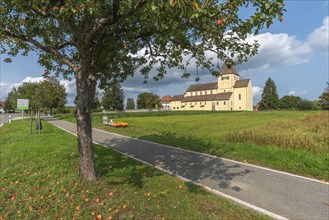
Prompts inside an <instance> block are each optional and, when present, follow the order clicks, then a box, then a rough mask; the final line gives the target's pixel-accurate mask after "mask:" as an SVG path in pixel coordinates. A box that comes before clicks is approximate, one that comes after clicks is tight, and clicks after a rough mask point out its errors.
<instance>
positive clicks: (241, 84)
mask: <svg viewBox="0 0 329 220" xmlns="http://www.w3.org/2000/svg"><path fill="white" fill-rule="evenodd" d="M249 81H250V79H243V80H237V81H236V82H235V84H234V88H242V87H247V86H248V84H249Z"/></svg>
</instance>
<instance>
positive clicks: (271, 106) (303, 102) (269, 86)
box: [259, 78, 329, 110]
mask: <svg viewBox="0 0 329 220" xmlns="http://www.w3.org/2000/svg"><path fill="white" fill-rule="evenodd" d="M327 84H328V86H327V88H326V89H325V91H324V92H323V93H322V95H321V96H320V97H319V99H320V100H319V101H317V100H316V101H310V100H307V99H302V98H301V97H299V96H294V95H285V96H283V97H282V98H279V95H278V92H277V88H276V85H275V83H274V81H273V80H272V79H271V78H268V80H267V81H266V82H265V86H264V89H263V93H262V96H261V101H260V102H259V110H279V109H282V110H292V109H294V110H317V109H329V82H328V83H327Z"/></svg>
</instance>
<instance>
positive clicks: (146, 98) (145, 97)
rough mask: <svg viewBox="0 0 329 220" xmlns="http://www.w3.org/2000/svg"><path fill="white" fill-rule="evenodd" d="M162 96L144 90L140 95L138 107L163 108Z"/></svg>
mask: <svg viewBox="0 0 329 220" xmlns="http://www.w3.org/2000/svg"><path fill="white" fill-rule="evenodd" d="M161 107H162V105H161V102H160V97H159V96H158V95H156V94H153V93H148V92H144V93H141V94H139V95H138V98H137V109H155V108H161Z"/></svg>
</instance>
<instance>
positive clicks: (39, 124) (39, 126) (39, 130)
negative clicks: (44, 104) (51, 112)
mask: <svg viewBox="0 0 329 220" xmlns="http://www.w3.org/2000/svg"><path fill="white" fill-rule="evenodd" d="M38 128H39V129H38V133H39V134H41V121H40V109H38Z"/></svg>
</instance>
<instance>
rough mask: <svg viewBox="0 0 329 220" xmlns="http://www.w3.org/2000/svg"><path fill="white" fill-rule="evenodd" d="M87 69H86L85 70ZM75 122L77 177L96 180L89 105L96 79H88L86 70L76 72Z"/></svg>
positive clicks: (81, 69)
mask: <svg viewBox="0 0 329 220" xmlns="http://www.w3.org/2000/svg"><path fill="white" fill-rule="evenodd" d="M86 69H87V68H86ZM76 90H77V96H76V97H75V100H74V102H75V104H76V115H75V116H76V120H77V137H78V150H79V166H80V171H79V176H80V178H82V179H86V180H92V181H95V180H97V175H96V167H95V162H94V146H93V138H92V123H91V103H92V100H93V98H94V94H95V90H96V79H95V78H93V77H90V75H89V73H86V70H83V68H80V69H79V70H78V71H76Z"/></svg>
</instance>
